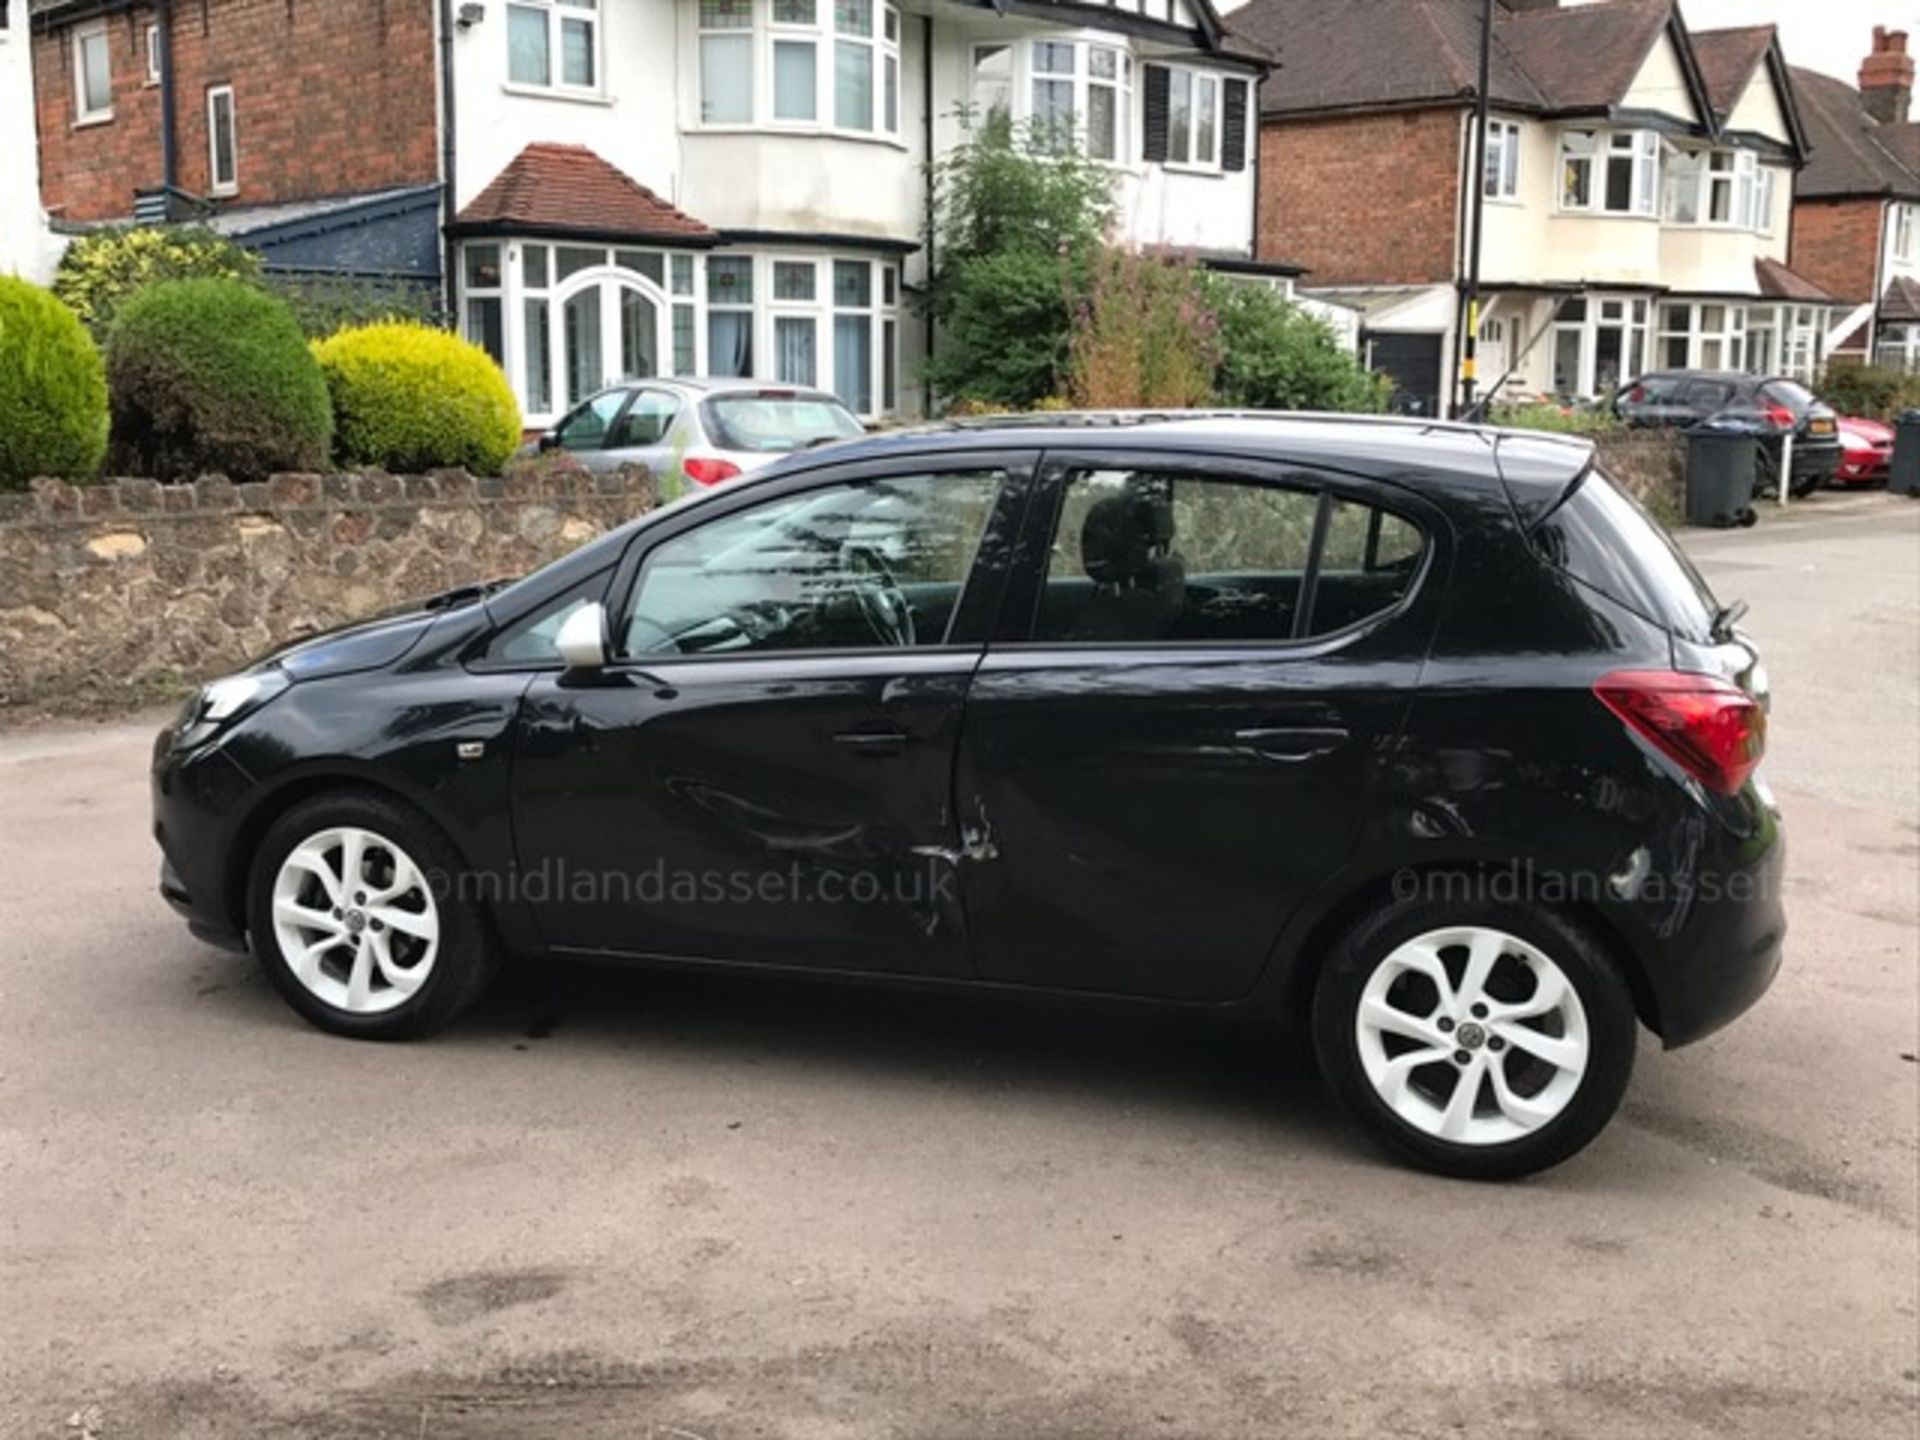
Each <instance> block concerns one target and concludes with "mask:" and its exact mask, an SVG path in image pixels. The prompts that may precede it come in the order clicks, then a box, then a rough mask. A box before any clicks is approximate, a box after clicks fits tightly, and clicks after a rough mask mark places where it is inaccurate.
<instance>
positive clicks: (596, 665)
mask: <svg viewBox="0 0 1920 1440" xmlns="http://www.w3.org/2000/svg"><path fill="white" fill-rule="evenodd" d="M553 643H554V648H555V649H556V650H558V651H559V652H560V658H561V659H562V660H564V661H565V662H566V664H567V668H568V669H569V670H598V669H600V668H601V667H602V666H603V665H605V664H606V663H607V610H606V607H605V606H604V605H601V604H599V603H598V602H597V601H590V602H588V603H587V604H585V605H582V606H581V607H580V608H579V609H578V610H576V611H574V612H573V613H572V614H571V615H569V616H568V617H567V618H566V620H565V621H564V622H563V623H562V624H561V626H560V633H559V634H558V635H556V636H555V637H554V642H553Z"/></svg>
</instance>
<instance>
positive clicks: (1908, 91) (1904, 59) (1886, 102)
mask: <svg viewBox="0 0 1920 1440" xmlns="http://www.w3.org/2000/svg"><path fill="white" fill-rule="evenodd" d="M1860 101H1861V103H1862V104H1863V105H1865V106H1866V107H1867V113H1868V114H1869V115H1871V116H1873V118H1874V119H1876V120H1878V121H1879V122H1880V123H1881V124H1882V125H1904V124H1905V123H1906V121H1907V108H1908V106H1909V105H1911V104H1912V103H1913V57H1912V56H1910V55H1909V54H1907V32H1906V31H1904V30H1889V29H1887V27H1886V26H1884V25H1876V26H1874V27H1873V53H1872V54H1871V55H1869V56H1867V58H1866V59H1865V60H1863V61H1861V62H1860Z"/></svg>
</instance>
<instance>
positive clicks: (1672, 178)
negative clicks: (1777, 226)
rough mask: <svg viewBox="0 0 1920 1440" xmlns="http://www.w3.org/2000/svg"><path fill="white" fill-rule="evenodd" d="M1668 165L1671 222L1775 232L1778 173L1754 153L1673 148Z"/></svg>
mask: <svg viewBox="0 0 1920 1440" xmlns="http://www.w3.org/2000/svg"><path fill="white" fill-rule="evenodd" d="M1666 167H1667V175H1666V186H1665V202H1664V205H1663V212H1664V214H1665V216H1666V219H1667V222H1668V223H1669V224H1672V225H1722V226H1727V227H1730V228H1733V229H1740V230H1751V231H1754V232H1755V233H1757V234H1761V235H1767V234H1771V233H1772V232H1773V206H1774V196H1775V193H1776V192H1775V185H1776V183H1777V182H1776V178H1775V172H1774V171H1773V170H1772V169H1770V168H1768V167H1767V166H1765V165H1762V164H1761V163H1760V157H1759V155H1758V154H1756V153H1755V152H1754V151H1751V150H1681V149H1669V150H1668V151H1667V156H1666Z"/></svg>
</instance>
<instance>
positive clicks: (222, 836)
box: [150, 726, 252, 950]
mask: <svg viewBox="0 0 1920 1440" xmlns="http://www.w3.org/2000/svg"><path fill="white" fill-rule="evenodd" d="M150 783H151V788H152V795H153V838H154V841H155V843H157V844H158V845H159V847H160V896H161V898H162V899H163V900H165V901H166V902H167V904H169V905H171V906H172V907H173V908H174V910H176V911H177V912H178V913H179V914H180V915H181V916H182V917H183V918H185V920H186V922H187V928H188V929H189V930H191V931H192V932H193V933H194V934H195V935H196V936H198V937H199V938H200V939H202V940H205V941H206V942H207V943H208V944H211V945H217V946H219V947H221V948H222V949H228V950H244V949H245V948H246V938H245V914H246V907H245V896H244V893H243V887H244V886H245V883H246V878H245V876H244V875H241V876H235V875H233V874H231V873H230V869H229V866H228V864H227V856H228V853H229V848H228V843H227V841H228V836H227V828H228V827H227V820H228V817H229V816H231V815H232V814H233V813H234V812H235V810H236V807H237V805H238V803H239V800H240V797H241V796H242V795H243V794H244V793H245V792H246V790H247V789H248V788H249V787H250V786H251V784H252V781H251V780H250V778H249V777H248V775H247V773H246V772H245V771H244V770H242V769H241V768H240V767H239V765H237V764H236V763H234V761H233V760H232V759H231V758H229V757H228V756H227V755H226V754H225V752H224V751H223V750H222V749H221V747H220V744H219V742H218V741H215V742H214V743H212V744H210V745H203V746H199V747H196V748H194V749H191V750H185V751H182V750H180V749H178V748H177V746H176V744H175V733H174V730H173V728H172V727H171V726H169V727H168V728H167V729H165V730H162V731H161V732H160V734H159V735H158V736H157V737H155V740H154V746H153V768H152V771H151V777H150Z"/></svg>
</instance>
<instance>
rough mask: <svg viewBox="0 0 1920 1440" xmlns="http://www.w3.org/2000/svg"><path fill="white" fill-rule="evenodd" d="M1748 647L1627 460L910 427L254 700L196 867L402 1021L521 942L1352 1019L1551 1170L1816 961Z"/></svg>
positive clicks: (1399, 1089) (1386, 1069)
mask: <svg viewBox="0 0 1920 1440" xmlns="http://www.w3.org/2000/svg"><path fill="white" fill-rule="evenodd" d="M1735 618H1736V617H1735V616H1734V615H1733V614H1732V613H1730V612H1729V611H1728V610H1727V609H1724V608H1722V607H1721V606H1720V605H1718V604H1717V603H1716V602H1715V601H1714V599H1713V598H1712V596H1711V595H1710V594H1709V593H1708V591H1707V588H1706V586H1705V585H1704V584H1703V583H1702V582H1701V580H1700V578H1699V577H1698V576H1697V575H1696V574H1695V572H1694V571H1693V569H1692V568H1691V567H1690V566H1689V564H1688V563H1687V561H1686V560H1685V559H1684V558H1683V557H1682V556H1681V554H1680V553H1679V552H1678V550H1677V549H1676V548H1675V547H1674V546H1673V545H1672V544H1671V543H1670V542H1669V541H1668V539H1667V538H1666V536H1665V535H1664V534H1663V533H1662V532H1661V531H1660V530H1659V529H1658V528H1657V527H1656V526H1654V525H1653V524H1652V523H1650V522H1649V521H1648V520H1647V518H1646V517H1645V515H1644V514H1643V512H1641V511H1640V510H1639V509H1638V508H1637V507H1636V506H1635V505H1634V504H1633V503H1632V502H1631V501H1629V500H1628V499H1626V498H1625V497H1624V496H1623V495H1622V494H1621V492H1620V491H1619V490H1617V489H1616V488H1615V487H1614V486H1613V484H1612V483H1610V482H1609V481H1608V479H1607V478H1606V477H1605V476H1604V475H1603V474H1601V473H1600V471H1599V470H1598V469H1597V468H1596V466H1595V462H1594V452H1593V450H1592V449H1591V448H1590V446H1588V445H1587V444H1586V443H1585V442H1583V441H1575V440H1567V439H1557V438H1550V437H1543V436H1537V435H1523V434H1517V433H1503V432H1499V431H1492V430H1482V429H1474V428H1467V427H1458V426H1440V425H1434V424H1430V423H1422V422H1395V421H1377V420H1360V419H1354V418H1342V417H1325V418H1315V417H1267V416H1225V415H1202V414H1196V415H1180V416H1086V417H1049V418H1047V419H1045V420H1044V421H1043V422H1038V423H1034V422H1014V421H997V422H977V423H971V424H965V425H960V426H953V427H949V428H943V429H933V430H930V431H926V432H922V433H916V434H911V435H904V436H893V437H887V438H881V439H873V440H864V441H856V442H853V443H851V444H849V445H846V446H842V447H838V448H835V449H831V450H822V451H816V452H812V453H809V454H806V455H804V456H796V457H793V458H791V459H789V460H785V461H782V462H780V463H779V464H778V465H776V466H774V467H771V468H769V469H767V470H765V471H763V472H760V473H758V474H755V475H753V476H751V477H748V478H746V479H743V480H741V481H739V482H736V483H734V484H731V485H726V486H720V487H716V488H715V489H713V490H711V491H708V492H705V493H702V494H699V495H695V496H692V497H690V498H688V499H686V500H683V501H680V502H678V503H676V504H674V505H671V506H668V507H666V508H665V509H662V510H660V511H657V512H655V513H653V514H651V515H648V516H646V517H644V518H642V519H639V520H636V521H634V522H633V523H631V524H629V525H626V526H624V527H623V528H621V529H618V530H616V531H614V532H612V533H610V534H607V535H605V536H603V537H601V538H600V539H598V540H595V541H593V542H592V543H590V544H588V545H586V546H584V547H583V548H582V549H580V550H579V551H577V552H575V553H574V554H572V555H570V556H568V557H566V558H565V559H562V560H560V561H558V562H556V563H554V564H552V565H550V566H548V567H547V568H545V569H543V570H541V571H539V572H537V573H535V574H533V575H531V576H529V577H527V578H526V579H523V580H520V581H518V582H517V583H514V584H511V585H508V586H506V587H505V588H501V589H495V590H492V591H491V592H482V591H469V592H456V593H454V594H452V595H449V596H443V597H440V598H439V599H437V600H436V601H434V602H432V603H430V604H428V605H426V606H425V607H424V608H422V609H420V610H419V611H418V612H417V613H412V614H407V615H402V616H399V617H397V618H388V619H384V620H381V621H378V622H376V623H372V624H367V625H362V626H359V627H357V628H353V629H349V630H345V631H342V632H338V633H335V634H332V635H328V636H324V637H321V638H317V639H313V640H309V641H306V642H304V643H301V644H298V645H295V646H293V647H291V648H289V649H287V650H284V651H282V652H280V653H279V654H277V655H275V656H273V657H270V658H268V659H266V660H264V661H262V662H261V663H259V664H258V665H256V666H254V667H253V668H251V669H250V670H248V671H246V672H245V673H243V674H240V675H236V676H233V677H230V678H227V679H223V680H219V681H215V682H214V683H212V684H211V685H209V686H207V687H206V689H205V690H204V691H203V692H202V693H201V695H200V696H198V697H197V698H196V699H195V700H194V701H192V702H191V703H190V704H189V705H188V706H187V707H186V709H185V711H184V712H183V713H182V714H181V715H180V717H179V718H178V720H177V721H176V722H175V723H174V724H173V725H171V726H169V727H168V728H167V729H166V730H165V731H163V732H162V733H161V735H160V736H159V739H158V742H157V744H156V746H155V750H154V758H153V794H154V811H155V834H156V836H157V837H158V839H159V843H160V847H161V849H162V851H163V852H164V857H165V858H164V863H163V867H162V878H161V890H162V893H163V894H164V895H165V896H166V897H167V899H168V900H170V901H171V902H172V903H173V904H174V906H175V907H176V908H178V909H179V910H180V911H182V912H183V913H184V914H185V915H186V917H187V919H188V921H189V923H190V924H191V926H192V928H193V930H194V932H195V933H196V934H198V935H200V936H202V937H204V938H206V939H208V940H211V941H214V942H217V943H223V944H228V945H232V946H239V945H242V944H245V945H249V946H250V947H251V949H252V950H253V952H254V953H255V954H256V955H257V956H258V957H259V959H260V961H261V963H262V964H263V965H264V966H265V967H266V969H267V971H268V973H269V974H270V975H271V976H272V978H273V981H274V983H275V984H276V985H277V986H278V987H279V988H280V990H281V991H282V992H283V993H284V995H285V996H286V998H287V999H288V1000H289V1001H290V1002H291V1003H292V1005H293V1006H294V1008H295V1009H297V1010H298V1011H299V1012H300V1013H301V1014H303V1015H304V1016H306V1017H307V1018H308V1019H309V1020H311V1021H312V1022H314V1023H315V1024H317V1025H319V1026H322V1027H324V1028H325V1029H328V1030H331V1031H335V1032H337V1033H339V1034H343V1035H349V1036H365V1037H395V1036H407V1035H417V1034H421V1033H423V1032H426V1031H430V1030H432V1029H434V1028H435V1027H436V1026H440V1025H443V1024H445V1023H446V1022H447V1021H448V1020H449V1019H450V1018H452V1017H453V1016H454V1015H455V1014H456V1013H457V1012H458V1011H459V1009H460V1008H461V1006H463V1005H464V1004H466V1003H467V1002H468V1001H469V1000H471V999H472V998H473V997H474V995H475V994H476V993H477V992H478V991H479V989H480V988H481V987H482V986H483V985H484V984H485V983H486V981H487V979H488V977H489V976H490V975H491V974H492V972H493V970H494V968H495V966H496V964H497V962H498V961H499V959H500V958H501V957H502V956H503V955H506V954H513V955H522V956H537V957H593V958H598V959H618V960H633V961H649V962H665V963H672V964H682V965H704V966H730V967H741V966H747V967H772V968H778V969H781V970H785V971H796V972H814V973H817V974H821V975H831V976H842V977H849V976H851V977H866V978H870V979H877V980H886V981H893V982H901V983H911V984H918V985H928V986H939V985H972V986H997V987H1034V988H1044V989H1048V990H1054V991H1071V992H1081V993H1084V994H1086V995H1089V996H1112V997H1126V998H1128V999H1132V1000H1146V1001H1156V1002H1162V1003H1165V1004H1168V1005H1179V1006H1190V1007H1216V1008H1237V1009H1241V1010H1244V1011H1247V1012H1249V1013H1251V1014H1253V1015H1255V1016H1257V1017H1261V1018H1268V1017H1270V1018H1273V1019H1276V1020H1277V1019H1279V1018H1281V1017H1289V1016H1291V1017H1296V1018H1300V1019H1306V1020H1310V1022H1311V1025H1310V1029H1311V1033H1312V1037H1313V1044H1314V1046H1315V1048H1316V1050H1317V1053H1318V1056H1319V1060H1320V1062H1321V1065H1322V1067H1323V1069H1324V1071H1325V1073H1326V1075H1327V1077H1328V1079H1329V1080H1330V1082H1331V1085H1332V1087H1333V1089H1334V1090H1335V1091H1336V1092H1337V1093H1338V1094H1339V1096H1340V1097H1341V1098H1342V1099H1343V1100H1344V1101H1345V1102H1346V1104H1347V1105H1348V1106H1350V1107H1351V1109H1352V1110H1353V1111H1354V1112H1355V1113H1356V1114H1357V1115H1358V1116H1359V1117H1360V1118H1361V1119H1362V1120H1363V1121H1364V1122H1365V1123H1366V1125H1367V1126H1368V1127H1369V1128H1370V1129H1371V1130H1372V1131H1373V1132H1374V1133H1375V1134H1376V1135H1377V1136H1379V1137H1380V1138H1381V1139H1383V1140H1384V1141H1386V1142H1387V1143H1388V1144H1389V1145H1390V1146H1392V1147H1394V1148H1395V1149H1397V1150H1398V1151H1399V1152H1400V1153H1401V1154H1402V1155H1405V1156H1408V1157H1411V1158H1412V1159H1413V1160H1415V1161H1417V1162H1419V1163H1422V1164H1425V1165H1427V1166H1430V1167H1433V1168H1435V1169H1439V1170H1442V1171H1447V1172H1451V1173H1456V1174H1464V1175H1476V1176H1501V1175H1513V1174H1519V1173H1522V1172H1526V1171H1531V1170H1535V1169H1538V1168H1540V1167H1542V1166H1546V1165H1549V1164H1552V1163H1555V1162H1557V1161H1559V1160H1561V1159H1563V1158H1565V1157H1566V1156H1568V1155H1570V1154H1572V1153H1573V1152H1574V1151H1576V1150H1577V1149H1579V1148H1580V1147H1581V1146H1582V1145H1584V1144H1585V1143H1586V1142H1587V1141H1588V1140H1589V1139H1591V1138H1592V1137H1593V1136H1594V1135H1595V1134H1596V1133H1597V1132H1598V1131H1599V1130H1600V1128H1601V1127H1602V1126H1603V1125H1604V1124H1605V1122H1606V1120H1607V1118H1608V1117H1609V1115H1610V1114H1611V1113H1612V1112H1613V1110H1614V1108H1615V1106H1616V1104H1617V1103H1618V1101H1619V1099H1620V1097H1621V1094H1622V1091H1623V1090H1624V1088H1625V1086H1626V1084H1627V1080H1628V1075H1629V1072H1630V1070H1631V1068H1632V1063H1633V1056H1634V1048H1635V1037H1636V1019H1637V1020H1638V1021H1640V1022H1643V1023H1644V1024H1646V1025H1647V1026H1648V1027H1650V1028H1651V1029H1652V1030H1653V1031H1654V1032H1655V1033H1656V1034H1658V1035H1659V1036H1660V1037H1661V1038H1662V1039H1663V1040H1664V1041H1665V1042H1666V1044H1668V1045H1670V1046H1672V1045H1682V1044H1685V1043H1687V1042H1689V1041H1692V1040H1695V1039H1698V1038H1699V1037H1700V1036H1702V1035H1704V1034H1706V1033H1707V1032H1709V1031H1711V1030H1713V1029H1714V1028H1715V1027H1717V1026H1719V1025H1721V1024H1723V1023H1725V1022H1726V1021H1728V1020H1730V1019H1731V1018H1732V1017H1734V1016H1735V1015H1737V1014H1739V1013H1740V1012H1741V1011H1742V1010H1743V1009H1745V1008H1746V1007H1747V1006H1748V1005H1750V1004H1751V1003H1752V1002H1753V1001H1754V1000H1755V999H1756V998H1757V997H1758V996H1759V995H1760V994H1761V992H1762V991H1764V990H1765V989H1766V987H1767V985H1768V983H1769V982H1770V981H1771V979H1772V978H1773V975H1774V971H1775V968H1776V966H1777V965H1778V963H1779V958H1780V951H1781V941H1782V932H1783V920H1782V913H1781V905H1780V899H1779V886H1778V880H1779V874H1780V867H1781V863H1782V842H1781V835H1780V827H1779V820H1778V817H1777V814H1776V812H1775V810H1774V807H1773V805H1772V803H1771V800H1770V798H1769V795H1768V792H1767V791H1766V789H1765V788H1764V786H1763V785H1762V783H1761V782H1760V781H1759V780H1758V779H1757V778H1756V776H1755V773H1754V771H1755V767H1756V765H1757V764H1758V762H1759V760H1760V756H1761V746H1762V738H1763V731H1764V713H1765V703H1766V696H1765V681H1764V678H1763V672H1762V671H1761V669H1760V667H1759V664H1758V662H1757V658H1756V655H1755V652H1754V649H1753V647H1752V646H1751V645H1750V644H1749V643H1748V641H1747V640H1746V639H1744V638H1743V637H1742V636H1741V635H1740V634H1739V633H1738V632H1737V631H1736V630H1735V629H1734V628H1733V623H1732V622H1733V620H1734V619H1735ZM1275 1033H1276V1035H1278V1034H1280V1033H1283V1032H1282V1030H1281V1028H1280V1027H1277V1026H1276V1030H1275Z"/></svg>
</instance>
